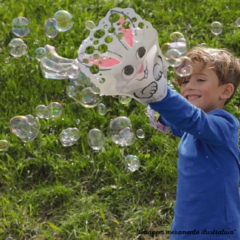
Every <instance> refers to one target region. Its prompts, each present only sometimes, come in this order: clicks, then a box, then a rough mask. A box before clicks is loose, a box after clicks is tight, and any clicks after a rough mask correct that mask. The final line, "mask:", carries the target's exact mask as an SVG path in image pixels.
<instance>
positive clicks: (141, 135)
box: [136, 129, 145, 138]
mask: <svg viewBox="0 0 240 240" xmlns="http://www.w3.org/2000/svg"><path fill="white" fill-rule="evenodd" d="M136 136H137V137H138V138H144V137H145V136H144V132H143V130H142V129H138V130H137V131H136Z"/></svg>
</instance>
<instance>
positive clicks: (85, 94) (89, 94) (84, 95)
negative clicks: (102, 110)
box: [77, 87, 102, 108]
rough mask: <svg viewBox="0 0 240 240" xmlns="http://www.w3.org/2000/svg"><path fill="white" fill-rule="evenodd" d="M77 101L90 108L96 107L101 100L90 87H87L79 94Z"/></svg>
mask: <svg viewBox="0 0 240 240" xmlns="http://www.w3.org/2000/svg"><path fill="white" fill-rule="evenodd" d="M77 100H78V102H79V103H81V104H82V105H83V106H84V107H86V108H90V107H95V106H97V105H98V104H99V102H101V100H102V98H101V97H100V96H99V95H98V94H95V93H94V91H93V90H92V88H91V87H87V88H84V89H83V90H82V91H81V92H80V93H79V98H78V99H77Z"/></svg>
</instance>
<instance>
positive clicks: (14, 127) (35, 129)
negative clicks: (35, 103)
mask: <svg viewBox="0 0 240 240" xmlns="http://www.w3.org/2000/svg"><path fill="white" fill-rule="evenodd" d="M10 127H11V132H12V133H14V134H15V135H16V136H17V137H19V138H20V139H21V140H22V141H23V142H30V141H32V140H34V139H35V138H36V137H37V135H38V133H39V129H40V124H39V122H38V119H37V118H34V117H33V116H32V115H26V116H16V117H14V118H12V119H11V120H10Z"/></svg>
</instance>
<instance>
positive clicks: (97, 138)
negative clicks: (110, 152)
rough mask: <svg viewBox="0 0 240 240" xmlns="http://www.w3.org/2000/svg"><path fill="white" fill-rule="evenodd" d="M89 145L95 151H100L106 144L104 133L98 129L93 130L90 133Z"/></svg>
mask: <svg viewBox="0 0 240 240" xmlns="http://www.w3.org/2000/svg"><path fill="white" fill-rule="evenodd" d="M87 139H88V144H89V146H90V147H91V148H92V149H93V150H100V149H101V148H102V147H103V145H104V142H105V136H104V134H103V132H102V131H101V130H99V129H97V128H94V129H91V130H90V131H89V133H88V137H87Z"/></svg>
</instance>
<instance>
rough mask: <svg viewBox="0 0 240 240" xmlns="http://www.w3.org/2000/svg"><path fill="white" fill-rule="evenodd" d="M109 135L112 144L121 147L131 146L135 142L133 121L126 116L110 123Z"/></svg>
mask: <svg viewBox="0 0 240 240" xmlns="http://www.w3.org/2000/svg"><path fill="white" fill-rule="evenodd" d="M108 134H109V138H110V139H111V141H112V142H114V143H115V144H119V145H121V146H130V145H132V144H133V143H134V141H135V134H134V133H133V131H132V124H131V121H130V119H129V118H127V117H124V116H123V117H122V116H121V117H117V118H115V119H113V120H111V121H110V124H109V130H108Z"/></svg>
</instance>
